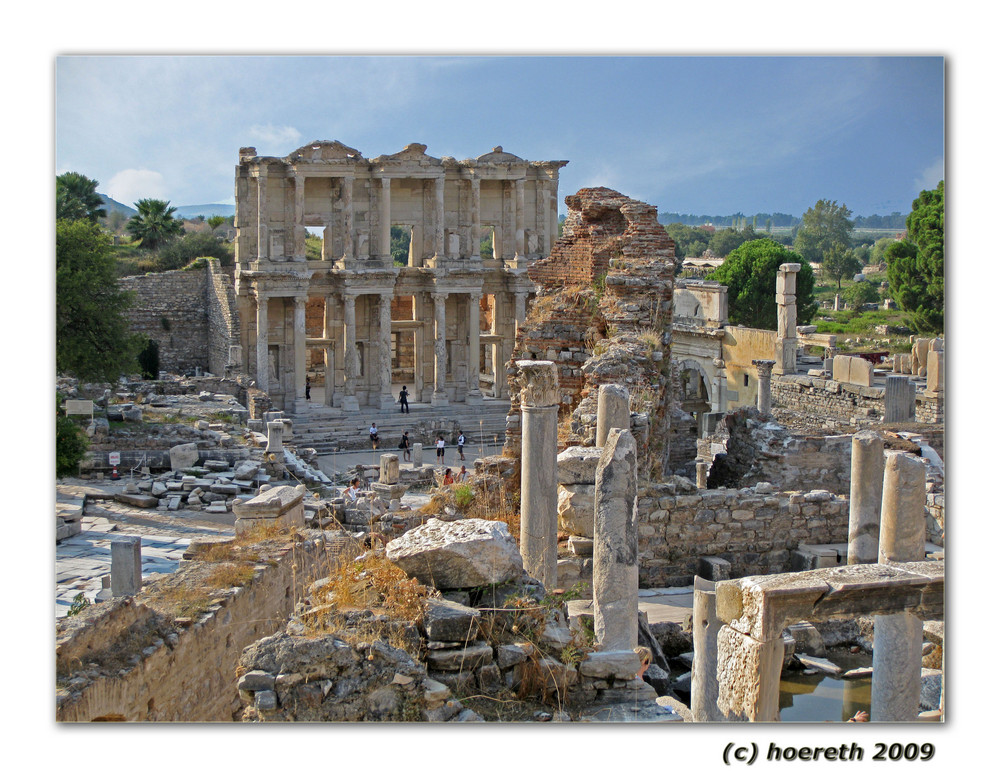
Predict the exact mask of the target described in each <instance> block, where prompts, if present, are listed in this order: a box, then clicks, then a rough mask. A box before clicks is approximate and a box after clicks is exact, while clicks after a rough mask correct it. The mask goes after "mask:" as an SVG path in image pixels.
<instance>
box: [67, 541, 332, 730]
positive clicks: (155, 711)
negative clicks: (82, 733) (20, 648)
mask: <svg viewBox="0 0 1000 778" xmlns="http://www.w3.org/2000/svg"><path fill="white" fill-rule="evenodd" d="M310 534H311V535H312V538H313V539H311V540H306V541H304V542H299V543H295V544H288V545H287V546H284V547H280V550H278V551H277V552H276V553H275V555H274V556H273V557H270V558H269V559H268V563H266V564H265V563H260V564H258V565H257V566H256V572H255V575H254V578H253V581H252V582H251V583H250V584H249V585H248V586H246V587H242V588H237V589H230V590H227V591H228V592H229V593H228V594H220V595H219V597H218V598H216V599H214V600H213V601H212V605H211V606H210V607H209V609H208V610H207V612H205V613H202V614H201V615H200V616H198V617H197V618H196V619H174V620H170V619H169V618H167V617H164V616H163V615H162V614H161V613H159V612H158V611H154V610H153V609H152V608H151V607H146V605H147V604H148V605H152V603H153V602H154V600H153V599H152V595H154V594H155V593H156V590H157V587H158V586H160V585H163V584H164V583H165V581H166V580H167V579H159V581H157V582H156V584H154V585H153V586H152V587H149V588H148V589H144V590H143V592H141V593H140V594H139V595H137V596H136V597H135V598H127V599H116V600H112V601H110V602H108V603H104V604H101V605H94V606H91V607H90V608H87V609H85V610H84V611H83V613H82V614H81V615H80V616H78V617H73V618H67V619H64V620H62V621H61V622H60V624H59V629H58V633H57V637H56V668H57V691H56V720H57V721H95V720H103V721H233V720H236V719H238V717H239V713H240V711H241V709H242V702H241V701H240V699H239V696H238V694H237V690H236V688H235V685H234V683H233V679H234V678H235V677H236V676H235V673H236V667H237V662H238V660H239V657H240V652H241V651H242V650H243V648H244V646H247V645H249V644H251V643H253V642H254V641H256V640H259V639H261V638H262V637H264V636H266V635H270V634H272V633H273V632H275V631H276V630H278V629H281V627H283V626H284V624H285V622H286V620H287V618H288V616H289V614H290V613H291V612H292V608H293V607H294V605H295V602H296V600H297V599H298V597H299V596H301V594H302V587H303V585H304V584H307V583H309V582H311V581H312V580H313V578H315V577H316V576H317V573H318V571H320V570H321V569H322V566H323V565H324V564H328V563H329V560H328V558H327V554H326V550H325V549H326V543H325V538H324V536H323V535H322V534H319V533H310ZM208 564H210V563H208V562H191V563H188V565H190V566H196V565H208ZM186 571H190V568H189V567H186V566H185V567H182V568H181V570H179V571H178V572H177V573H175V574H174V575H173V576H170V577H169V578H170V579H171V580H173V581H176V580H177V579H176V576H183V575H185V572H186ZM144 603H145V604H144ZM145 637H148V641H149V643H148V645H144V644H141V643H142V638H145ZM130 638H131V639H130ZM123 646H127V648H125V649H124V654H125V655H124V656H122V658H121V660H120V661H121V663H122V664H123V665H124V666H123V667H122V668H121V669H120V670H118V671H117V672H114V671H109V667H111V664H112V662H111V660H110V659H109V658H108V654H109V652H111V653H113V652H114V651H115V650H122V647H123ZM92 659H93V661H95V662H96V663H97V665H98V667H97V668H94V667H91V666H90V662H91V660H92Z"/></svg>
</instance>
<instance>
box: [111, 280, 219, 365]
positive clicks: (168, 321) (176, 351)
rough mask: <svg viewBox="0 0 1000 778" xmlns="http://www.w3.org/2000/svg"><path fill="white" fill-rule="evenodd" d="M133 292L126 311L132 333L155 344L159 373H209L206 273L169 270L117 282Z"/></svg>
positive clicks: (207, 282) (207, 283) (207, 281)
mask: <svg viewBox="0 0 1000 778" xmlns="http://www.w3.org/2000/svg"><path fill="white" fill-rule="evenodd" d="M119 283H120V284H121V288H122V289H124V290H127V291H131V292H135V303H134V305H133V306H132V308H130V309H129V311H128V314H127V315H128V319H129V322H130V324H131V327H130V328H131V330H132V332H136V333H139V334H140V335H144V336H146V337H147V338H151V339H152V340H155V341H156V342H157V344H158V345H159V347H160V370H165V371H167V372H170V373H180V374H184V373H187V372H194V369H195V368H196V367H198V368H201V369H203V370H208V369H209V362H210V354H209V313H208V304H207V296H208V285H209V278H208V273H206V272H205V271H199V270H171V271H169V272H166V273H151V274H149V275H144V276H129V277H127V278H122V279H120V281H119Z"/></svg>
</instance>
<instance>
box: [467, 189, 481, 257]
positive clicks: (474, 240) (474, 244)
mask: <svg viewBox="0 0 1000 778" xmlns="http://www.w3.org/2000/svg"><path fill="white" fill-rule="evenodd" d="M469 185H470V193H469V194H470V198H471V200H472V202H471V209H472V215H471V220H472V226H471V229H470V232H471V236H470V238H469V240H470V243H469V255H470V256H471V257H472V259H482V255H481V248H482V241H481V240H480V238H479V233H480V231H481V229H482V227H481V226H480V219H481V215H480V207H481V206H480V190H479V178H478V177H475V176H473V178H472V180H471V181H470V182H469Z"/></svg>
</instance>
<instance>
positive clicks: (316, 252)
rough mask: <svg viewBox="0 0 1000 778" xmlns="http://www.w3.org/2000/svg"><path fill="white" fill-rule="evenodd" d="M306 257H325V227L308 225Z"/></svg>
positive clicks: (312, 258) (314, 258)
mask: <svg viewBox="0 0 1000 778" xmlns="http://www.w3.org/2000/svg"><path fill="white" fill-rule="evenodd" d="M305 229H306V259H307V260H318V259H323V230H324V228H323V227H306V228H305Z"/></svg>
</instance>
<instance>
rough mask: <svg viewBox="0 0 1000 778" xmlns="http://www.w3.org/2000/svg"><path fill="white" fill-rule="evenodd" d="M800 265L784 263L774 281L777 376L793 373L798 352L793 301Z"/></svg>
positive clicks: (795, 312) (796, 310)
mask: <svg viewBox="0 0 1000 778" xmlns="http://www.w3.org/2000/svg"><path fill="white" fill-rule="evenodd" d="M801 269H802V265H800V264H798V263H797V262H786V263H785V264H783V265H781V266H780V267H779V268H778V276H777V279H776V281H775V296H774V299H775V302H777V304H778V332H777V336H776V343H775V359H776V362H777V364H776V365H775V367H774V372H775V373H776V374H777V375H784V374H786V373H794V372H795V355H796V352H797V351H798V331H797V330H796V329H795V327H796V324H797V318H798V307H797V305H796V301H795V278H796V274H797V273H798V272H799V270H801Z"/></svg>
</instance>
